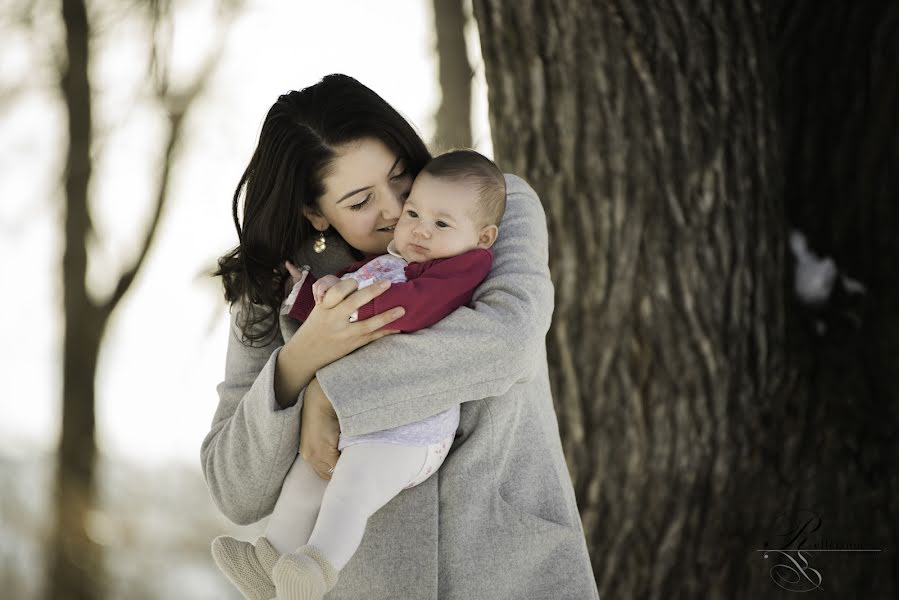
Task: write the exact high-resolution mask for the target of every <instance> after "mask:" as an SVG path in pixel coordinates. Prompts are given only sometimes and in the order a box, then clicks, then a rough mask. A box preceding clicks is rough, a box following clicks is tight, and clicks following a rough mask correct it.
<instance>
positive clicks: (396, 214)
mask: <svg viewBox="0 0 899 600" xmlns="http://www.w3.org/2000/svg"><path fill="white" fill-rule="evenodd" d="M379 208H380V209H381V218H382V219H384V220H385V221H395V220H396V219H399V218H400V213H401V212H402V210H403V200H402V198H400V196H399V195H398V194H396V193H394V192H392V191H391V192H389V193H387V194H386V195H385V198H384V200H383V201H382V202H381V206H380V207H379Z"/></svg>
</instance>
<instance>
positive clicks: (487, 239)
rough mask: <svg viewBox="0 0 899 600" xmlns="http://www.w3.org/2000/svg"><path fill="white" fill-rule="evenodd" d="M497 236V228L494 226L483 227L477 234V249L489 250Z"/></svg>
mask: <svg viewBox="0 0 899 600" xmlns="http://www.w3.org/2000/svg"><path fill="white" fill-rule="evenodd" d="M497 235H499V227H497V226H496V225H486V226H484V227H483V228H482V229H481V231H480V233H478V248H489V247H490V246H492V245H493V243H494V242H495V241H496V236H497Z"/></svg>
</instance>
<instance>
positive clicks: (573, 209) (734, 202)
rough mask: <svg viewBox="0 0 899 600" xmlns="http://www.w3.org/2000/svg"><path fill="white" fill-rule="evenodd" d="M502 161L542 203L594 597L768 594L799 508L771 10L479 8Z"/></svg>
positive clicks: (570, 450) (560, 402)
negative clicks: (769, 548) (774, 552)
mask: <svg viewBox="0 0 899 600" xmlns="http://www.w3.org/2000/svg"><path fill="white" fill-rule="evenodd" d="M474 6H475V16H476V18H477V21H478V27H479V30H480V35H481V46H482V55H483V56H484V61H485V66H486V76H487V81H488V87H489V105H490V122H491V128H492V132H493V144H494V148H495V149H496V157H497V160H498V162H499V163H500V164H501V165H502V167H503V169H504V170H506V171H510V172H514V173H518V174H521V175H522V176H524V177H525V178H526V179H527V180H528V181H529V182H530V183H531V184H532V185H533V186H534V188H535V189H536V190H537V192H538V193H539V194H540V196H541V199H542V201H543V203H544V205H545V207H546V210H547V217H548V224H549V229H550V240H551V241H550V244H551V246H550V264H551V269H552V273H553V277H554V283H555V285H556V312H555V316H554V320H553V326H552V328H551V330H550V333H549V335H548V338H547V345H548V352H549V356H550V357H551V358H550V361H551V365H550V367H551V372H552V380H553V393H554V397H555V400H556V406H557V410H558V415H559V422H560V430H561V434H562V438H563V446H564V450H565V453H566V456H567V458H568V462H569V467H570V470H571V474H572V477H573V480H574V482H575V487H576V492H577V497H578V502H579V506H580V507H581V513H582V520H583V524H584V528H585V533H586V535H587V537H588V544H589V546H590V548H591V552H592V559H593V565H594V572H595V574H596V578H597V583H598V586H599V589H600V593H601V594H602V595H603V596H604V597H609V598H663V597H664V598H671V597H678V598H691V599H692V598H699V597H702V598H727V599H734V598H750V597H751V598H758V597H770V594H771V593H772V592H773V591H775V590H776V589H777V588H776V587H775V586H774V584H773V583H772V582H771V581H770V579H768V578H767V568H766V566H765V564H764V560H763V559H762V558H761V557H760V556H759V555H758V554H757V553H754V552H753V550H755V549H757V548H759V547H760V545H761V543H762V542H763V539H762V538H763V536H765V535H767V533H766V530H767V528H768V526H769V525H770V521H769V520H770V519H772V518H774V516H776V515H777V514H778V513H780V512H782V511H784V510H786V509H788V508H790V507H791V506H792V500H793V495H794V494H793V493H792V492H791V490H790V488H789V486H788V485H783V484H782V477H781V473H782V472H783V473H786V471H787V469H786V468H785V467H784V465H790V464H792V463H793V461H794V460H795V457H796V453H797V450H798V443H799V441H798V440H797V439H796V437H794V436H791V435H785V433H784V432H790V431H794V429H795V428H796V424H797V420H798V419H799V416H800V415H798V414H796V412H795V407H794V406H793V405H792V404H790V403H789V402H786V401H784V399H785V398H789V394H788V393H787V390H788V386H789V383H790V381H791V372H792V371H791V369H790V368H789V366H788V362H787V355H786V353H785V351H784V348H785V339H784V338H785V332H786V328H785V316H786V308H785V298H784V282H785V274H786V271H785V263H784V261H785V253H784V229H785V227H784V226H785V221H784V210H783V205H782V199H781V198H782V197H781V179H780V171H779V169H778V168H777V166H778V159H779V152H780V150H779V140H778V138H777V136H776V134H775V128H774V117H773V111H772V108H771V105H772V100H771V98H770V94H769V91H768V88H767V87H766V82H767V81H769V79H770V66H771V60H770V58H769V57H768V56H767V55H766V52H767V40H766V37H765V36H766V29H765V24H764V21H763V18H762V14H761V8H760V6H759V4H758V2H735V3H731V2H699V3H695V2H687V1H675V2H668V3H664V5H661V4H659V3H656V2H650V1H641V2H636V1H635V2H611V1H608V2H606V1H604V2H589V1H585V0H580V1H561V0H555V1H547V2H534V1H532V2H525V3H519V2H509V1H502V0H475V2H474Z"/></svg>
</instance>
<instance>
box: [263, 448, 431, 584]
mask: <svg viewBox="0 0 899 600" xmlns="http://www.w3.org/2000/svg"><path fill="white" fill-rule="evenodd" d="M427 452H428V447H427V446H400V445H396V444H373V443H363V444H354V445H352V446H347V447H346V448H344V449H343V452H341V454H340V458H339V459H338V460H337V465H336V466H335V467H334V473H333V474H332V475H331V481H330V482H328V481H325V480H324V479H321V478H320V477H319V476H318V475H316V474H315V471H313V470H312V467H311V466H309V464H308V463H306V461H304V460H303V459H302V457H300V456H299V455H297V457H296V460H294V461H293V465H292V466H291V467H290V471H288V472H287V477H286V478H285V479H284V487H282V488H281V495H280V496H279V497H278V502H277V503H276V504H275V509H274V511H273V512H272V516H271V519H270V520H269V522H268V526H267V527H266V530H265V537H266V538H268V541H269V542H271V544H272V546H274V547H275V549H276V550H277V551H278V552H279V553H281V554H284V553H287V552H293V551H294V550H296V549H297V548H299V547H300V546H303V545H306V544H309V545H311V546H315V547H316V548H318V549H319V550H320V551H321V552H322V553H323V554H324V555H325V557H327V559H328V560H329V561H330V562H331V564H332V565H333V566H334V568H335V569H337V570H338V571H340V570H341V569H343V567H344V566H346V564H347V563H348V562H349V561H350V558H352V556H353V554H354V553H355V552H356V550H357V549H358V548H359V544H360V543H361V542H362V535H363V534H364V533H365V524H366V523H367V522H368V518H369V517H370V516H372V515H373V514H374V513H375V512H376V511H377V510H378V509H379V508H381V507H382V506H384V505H385V504H387V502H389V501H390V500H391V499H392V498H393V497H394V496H396V495H397V494H399V493H400V492H401V491H402V490H403V488H405V487H406V486H407V485H409V484H410V482H411V481H412V480H413V478H414V477H415V476H416V475H417V474H418V473H419V472H420V471H421V468H422V465H423V464H424V462H425V459H426V457H427Z"/></svg>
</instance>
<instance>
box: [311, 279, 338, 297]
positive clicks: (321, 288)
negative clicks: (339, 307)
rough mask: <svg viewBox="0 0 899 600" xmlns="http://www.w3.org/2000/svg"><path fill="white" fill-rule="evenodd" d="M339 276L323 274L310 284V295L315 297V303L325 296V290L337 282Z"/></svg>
mask: <svg viewBox="0 0 899 600" xmlns="http://www.w3.org/2000/svg"><path fill="white" fill-rule="evenodd" d="M339 281H340V278H338V277H337V276H335V275H325V276H324V277H322V278H321V279H319V280H318V281H316V282H315V283H313V284H312V297H313V298H315V303H316V304H319V303H321V301H322V298H324V297H325V292H327V291H328V290H329V289H330V288H331V286H333V285H334V284H335V283H338V282H339Z"/></svg>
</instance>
